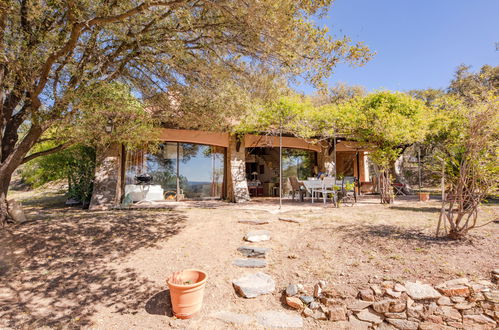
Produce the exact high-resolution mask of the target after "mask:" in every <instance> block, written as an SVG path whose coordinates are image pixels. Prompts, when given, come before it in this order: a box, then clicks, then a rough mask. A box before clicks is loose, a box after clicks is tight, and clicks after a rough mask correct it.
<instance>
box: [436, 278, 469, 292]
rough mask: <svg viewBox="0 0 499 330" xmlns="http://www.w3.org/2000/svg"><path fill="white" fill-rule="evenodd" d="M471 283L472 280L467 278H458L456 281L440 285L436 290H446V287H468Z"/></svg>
mask: <svg viewBox="0 0 499 330" xmlns="http://www.w3.org/2000/svg"><path fill="white" fill-rule="evenodd" d="M469 282H470V280H468V279H467V278H466V277H462V278H456V279H454V280H449V281H445V282H443V283H440V284H439V285H437V286H436V288H437V289H439V288H445V287H450V286H456V285H468V284H469Z"/></svg>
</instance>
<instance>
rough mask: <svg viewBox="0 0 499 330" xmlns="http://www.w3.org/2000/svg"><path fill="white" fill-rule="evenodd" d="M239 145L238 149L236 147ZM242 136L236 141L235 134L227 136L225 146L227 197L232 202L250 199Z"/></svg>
mask: <svg viewBox="0 0 499 330" xmlns="http://www.w3.org/2000/svg"><path fill="white" fill-rule="evenodd" d="M238 145H239V150H238V149H237V147H238ZM245 152H246V151H245V148H244V138H242V137H241V138H240V141H239V143H238V141H237V138H236V136H235V135H231V136H230V137H229V147H228V148H227V166H228V169H227V182H228V184H227V186H228V187H227V199H228V200H229V201H231V202H234V203H242V202H247V201H249V200H250V196H249V190H248V182H247V181H246V155H245Z"/></svg>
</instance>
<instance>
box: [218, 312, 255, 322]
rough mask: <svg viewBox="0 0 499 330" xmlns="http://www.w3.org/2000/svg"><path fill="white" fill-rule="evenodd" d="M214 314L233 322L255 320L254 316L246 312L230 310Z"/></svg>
mask: <svg viewBox="0 0 499 330" xmlns="http://www.w3.org/2000/svg"><path fill="white" fill-rule="evenodd" d="M212 316H213V317H214V318H216V319H219V320H221V321H224V322H226V323H233V324H249V323H251V322H253V321H254V318H253V317H252V316H249V315H246V314H239V313H233V312H228V311H220V312H216V313H214V314H212Z"/></svg>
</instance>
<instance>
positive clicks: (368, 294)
mask: <svg viewBox="0 0 499 330" xmlns="http://www.w3.org/2000/svg"><path fill="white" fill-rule="evenodd" d="M359 297H360V299H362V300H365V301H374V293H373V290H371V289H364V290H360V291H359Z"/></svg>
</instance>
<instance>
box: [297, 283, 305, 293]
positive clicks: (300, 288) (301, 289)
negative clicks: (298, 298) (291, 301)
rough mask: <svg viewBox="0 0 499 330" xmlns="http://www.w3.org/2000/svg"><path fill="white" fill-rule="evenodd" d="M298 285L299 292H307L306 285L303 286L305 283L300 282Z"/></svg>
mask: <svg viewBox="0 0 499 330" xmlns="http://www.w3.org/2000/svg"><path fill="white" fill-rule="evenodd" d="M296 286H297V287H298V292H299V293H304V292H305V287H304V286H303V284H301V283H298V284H297V285H296Z"/></svg>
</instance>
